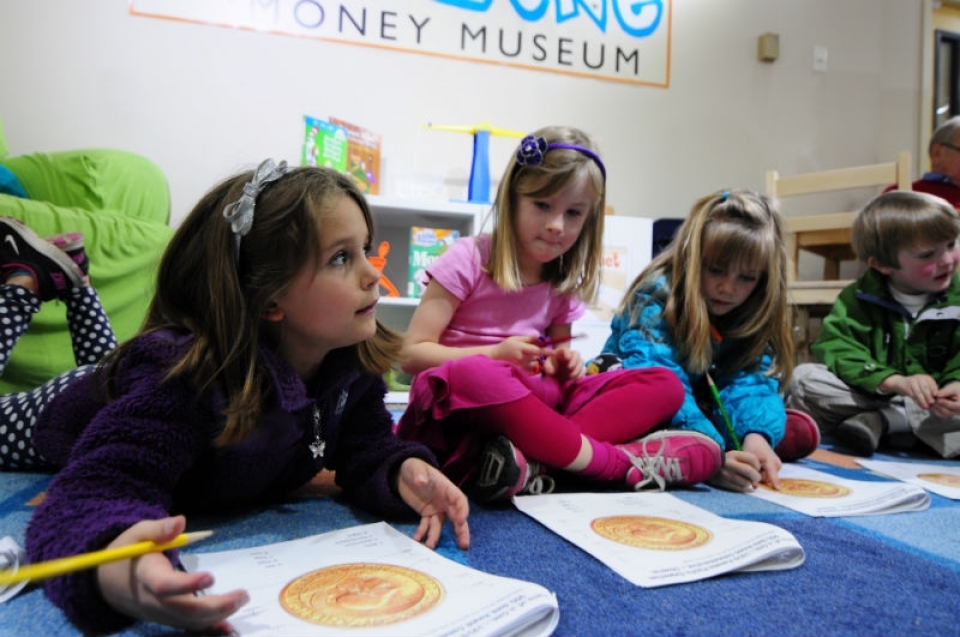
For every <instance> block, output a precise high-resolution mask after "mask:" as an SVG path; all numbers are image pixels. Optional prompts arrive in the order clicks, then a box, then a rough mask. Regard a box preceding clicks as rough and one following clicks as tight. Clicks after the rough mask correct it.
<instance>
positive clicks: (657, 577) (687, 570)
mask: <svg viewBox="0 0 960 637" xmlns="http://www.w3.org/2000/svg"><path fill="white" fill-rule="evenodd" d="M514 503H515V504H516V506H517V508H518V509H520V510H521V511H523V512H524V513H526V514H527V515H529V516H530V517H532V518H534V519H535V520H537V521H538V522H540V523H541V524H543V525H544V526H545V527H547V528H548V529H550V530H551V531H553V532H554V533H557V534H558V535H560V536H562V537H564V538H566V539H567V540H568V541H570V542H571V543H573V544H574V545H576V546H577V547H579V548H580V549H582V550H584V551H586V552H587V553H589V554H590V555H593V556H594V557H596V558H597V559H598V560H600V561H601V562H603V563H604V564H606V565H607V566H608V567H610V568H611V569H613V570H614V571H615V572H617V573H619V574H620V575H622V576H623V577H624V578H626V579H627V580H629V581H630V582H632V583H634V584H636V585H637V586H643V587H646V588H649V587H655V586H665V585H668V584H679V583H681V582H692V581H696V580H701V579H706V578H708V577H714V576H717V575H722V574H724V573H731V572H734V571H762V570H782V569H789V568H795V567H797V566H800V565H801V564H802V563H803V560H804V552H803V547H801V546H800V543H799V542H797V539H796V538H795V537H794V536H793V535H792V534H791V533H790V532H789V531H786V530H785V529H782V528H780V527H778V526H775V525H773V524H767V523H765V522H754V521H747V520H733V519H727V518H723V517H720V516H718V515H716V514H714V513H711V512H709V511H706V510H705V509H701V508H700V507H698V506H696V505H693V504H690V503H688V502H685V501H683V500H681V499H679V498H677V497H676V496H674V495H671V494H669V493H649V492H648V493H563V494H548V495H536V496H520V497H515V498H514Z"/></svg>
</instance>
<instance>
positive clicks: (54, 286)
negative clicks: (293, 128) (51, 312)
mask: <svg viewBox="0 0 960 637" xmlns="http://www.w3.org/2000/svg"><path fill="white" fill-rule="evenodd" d="M18 270H23V271H26V272H29V273H30V274H32V275H33V278H34V280H35V281H36V282H37V296H39V297H40V300H41V301H49V300H51V299H54V298H62V297H63V296H64V295H66V293H67V292H69V291H70V290H72V289H73V288H77V287H80V286H81V285H83V272H81V271H80V268H79V267H77V264H76V263H74V262H73V259H71V258H70V256H69V255H68V254H67V253H66V252H64V251H63V250H61V249H59V248H57V247H56V246H54V245H53V244H51V243H49V242H48V241H46V240H44V239H41V238H40V237H39V236H37V233H35V232H34V231H33V230H31V229H30V228H28V227H27V226H26V225H25V224H24V223H23V222H22V221H20V220H19V219H14V218H13V217H0V273H2V277H3V280H6V278H7V277H9V276H10V275H11V274H13V273H14V272H16V271H18Z"/></svg>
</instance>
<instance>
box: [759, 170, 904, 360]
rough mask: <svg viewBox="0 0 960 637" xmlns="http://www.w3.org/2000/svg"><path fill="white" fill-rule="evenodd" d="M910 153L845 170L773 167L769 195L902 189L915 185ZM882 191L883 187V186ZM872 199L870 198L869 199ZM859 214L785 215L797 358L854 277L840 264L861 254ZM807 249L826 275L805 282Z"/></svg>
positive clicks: (805, 353)
mask: <svg viewBox="0 0 960 637" xmlns="http://www.w3.org/2000/svg"><path fill="white" fill-rule="evenodd" d="M910 175H911V171H910V153H909V152H901V153H900V154H899V155H898V157H897V161H895V162H889V163H883V164H871V165H865V166H854V167H852V168H839V169H835V170H825V171H820V172H813V173H803V174H798V175H792V176H788V177H781V176H780V174H779V173H777V171H775V170H770V171H767V195H768V196H770V197H772V198H774V199H777V200H783V199H784V198H787V197H796V196H801V195H813V194H821V193H829V192H835V191H840V190H850V189H853V188H867V187H872V186H880V187H886V186H889V185H891V184H896V185H897V188H899V189H900V190H910V189H911V188H912V186H911V183H912V179H911V176H910ZM878 192H879V190H878ZM864 203H866V201H864ZM856 214H857V213H856V212H834V213H827V214H816V215H801V216H787V217H785V219H784V229H785V231H786V236H785V237H784V240H785V242H786V248H787V257H788V259H789V265H788V270H787V281H788V288H787V299H788V302H789V303H790V305H791V306H792V307H793V308H794V309H795V314H796V328H795V334H796V336H797V347H796V349H797V359H798V361H799V362H803V361H805V360H808V359H809V357H810V352H809V345H810V343H812V342H813V341H814V340H815V338H816V336H815V334H812V333H811V327H812V321H813V320H814V319H822V318H823V316H825V315H826V314H827V312H829V311H830V308H831V307H832V306H833V303H834V301H836V299H837V296H838V295H839V294H840V291H841V290H842V289H843V288H844V287H846V286H847V285H848V284H849V283H851V281H850V280H841V279H840V264H841V263H842V262H844V261H853V260H855V259H856V255H855V254H854V252H853V248H852V246H851V244H850V241H851V237H850V229H851V226H852V225H853V219H854V217H855V216H856ZM802 251H807V252H810V253H812V254H816V255H819V256H820V257H822V258H823V275H822V277H821V278H820V279H818V280H815V281H801V280H800V276H799V263H800V254H801V252H802Z"/></svg>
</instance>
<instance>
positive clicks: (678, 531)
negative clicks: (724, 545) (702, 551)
mask: <svg viewBox="0 0 960 637" xmlns="http://www.w3.org/2000/svg"><path fill="white" fill-rule="evenodd" d="M590 526H591V528H593V530H594V532H596V533H597V534H598V535H601V536H603V537H605V538H607V539H609V540H613V541H614V542H619V543H620V544H626V545H627V546H635V547H637V548H641V549H651V550H654V551H684V550H687V549H693V548H697V547H698V546H703V545H704V544H706V543H707V542H709V541H710V540H711V539H712V538H713V534H712V533H711V532H710V531H708V530H707V529H705V528H703V527H702V526H697V525H696V524H690V523H689V522H682V521H680V520H671V519H670V518H660V517H653V516H647V515H615V516H611V517H608V518H597V519H596V520H594V521H593V522H592V523H591V524H590Z"/></svg>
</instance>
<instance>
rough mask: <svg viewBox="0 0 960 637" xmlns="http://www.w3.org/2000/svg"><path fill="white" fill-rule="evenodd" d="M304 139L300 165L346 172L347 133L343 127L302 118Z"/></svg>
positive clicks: (310, 118)
mask: <svg viewBox="0 0 960 637" xmlns="http://www.w3.org/2000/svg"><path fill="white" fill-rule="evenodd" d="M303 121H304V138H303V147H302V152H301V156H300V163H301V164H302V165H304V166H323V167H326V168H333V169H334V170H339V171H340V172H346V171H347V144H348V137H349V135H348V132H347V129H346V128H344V127H343V126H339V125H337V124H334V123H333V122H328V121H326V120H322V119H317V118H316V117H310V116H309V115H304V116H303Z"/></svg>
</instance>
